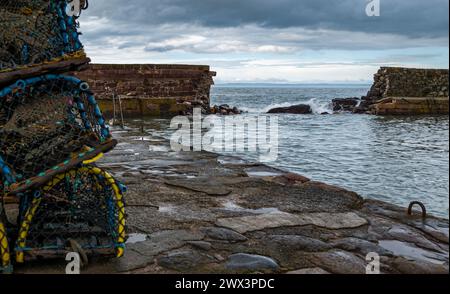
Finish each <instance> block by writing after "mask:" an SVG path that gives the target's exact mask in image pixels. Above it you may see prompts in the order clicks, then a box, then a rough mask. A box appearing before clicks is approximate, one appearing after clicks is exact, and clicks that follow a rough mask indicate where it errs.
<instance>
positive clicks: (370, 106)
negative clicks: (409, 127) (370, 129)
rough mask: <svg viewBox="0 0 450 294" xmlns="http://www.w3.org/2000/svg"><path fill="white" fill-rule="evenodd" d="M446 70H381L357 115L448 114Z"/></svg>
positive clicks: (447, 77)
mask: <svg viewBox="0 0 450 294" xmlns="http://www.w3.org/2000/svg"><path fill="white" fill-rule="evenodd" d="M448 87H449V74H448V69H417V68H401V67H382V68H381V69H380V70H379V71H378V72H377V73H376V74H375V76H374V83H373V86H372V87H371V89H370V91H369V92H368V94H367V96H366V97H363V100H362V103H361V106H360V107H359V108H357V109H356V112H364V111H367V110H369V111H370V112H371V113H373V114H377V115H421V114H428V115H429V114H432V115H434V114H448V113H449V95H448Z"/></svg>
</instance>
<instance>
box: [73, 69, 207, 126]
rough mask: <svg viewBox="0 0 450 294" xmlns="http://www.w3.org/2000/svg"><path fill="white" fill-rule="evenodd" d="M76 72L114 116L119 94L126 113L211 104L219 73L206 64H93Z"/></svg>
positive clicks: (167, 113) (174, 112)
mask: <svg viewBox="0 0 450 294" xmlns="http://www.w3.org/2000/svg"><path fill="white" fill-rule="evenodd" d="M75 75H76V76H78V77H79V78H80V79H82V80H85V81H87V82H88V83H89V85H90V87H91V89H92V90H93V92H94V93H95V94H96V97H97V99H98V101H99V104H100V106H101V107H102V109H103V112H104V114H105V115H106V116H108V117H111V116H112V114H113V112H114V108H116V111H118V109H119V98H120V103H121V105H122V111H123V114H124V115H125V116H137V115H144V116H145V115H149V116H173V115H177V114H179V113H181V112H183V110H184V108H185V107H186V105H187V104H189V103H192V102H202V103H205V104H207V105H209V102H210V88H211V86H212V85H213V84H214V81H213V77H214V76H215V75H216V73H215V72H212V71H210V67H209V66H202V65H163V64H158V65H156V64H130V65H128V64H91V65H90V66H89V68H88V69H87V70H85V71H83V72H79V73H75ZM113 97H115V101H116V105H114V104H113Z"/></svg>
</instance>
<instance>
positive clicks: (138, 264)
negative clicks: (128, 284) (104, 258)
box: [114, 250, 154, 272]
mask: <svg viewBox="0 0 450 294" xmlns="http://www.w3.org/2000/svg"><path fill="white" fill-rule="evenodd" d="M153 259H154V257H153V256H145V255H142V254H140V253H138V252H136V251H134V250H126V251H125V255H124V256H123V257H122V258H119V259H116V260H115V261H114V263H115V268H116V270H117V271H118V272H128V271H132V270H136V269H140V268H144V267H146V266H147V265H149V264H152V263H153Z"/></svg>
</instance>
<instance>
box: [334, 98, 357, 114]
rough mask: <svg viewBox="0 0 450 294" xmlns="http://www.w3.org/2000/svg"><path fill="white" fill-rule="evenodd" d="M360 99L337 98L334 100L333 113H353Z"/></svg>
mask: <svg viewBox="0 0 450 294" xmlns="http://www.w3.org/2000/svg"><path fill="white" fill-rule="evenodd" d="M359 101H360V99H359V98H356V97H355V98H336V99H333V101H332V102H333V111H353V109H355V107H356V106H357V105H358V103H359Z"/></svg>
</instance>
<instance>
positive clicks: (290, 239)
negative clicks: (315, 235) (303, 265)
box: [267, 235, 332, 252]
mask: <svg viewBox="0 0 450 294" xmlns="http://www.w3.org/2000/svg"><path fill="white" fill-rule="evenodd" d="M267 241H268V242H274V243H276V244H278V246H280V247H284V248H287V249H289V250H295V251H307V252H319V251H325V250H329V249H331V248H332V247H331V245H328V244H327V243H325V242H323V241H320V240H317V239H312V238H308V237H305V236H296V235H272V236H269V237H268V240H267Z"/></svg>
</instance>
